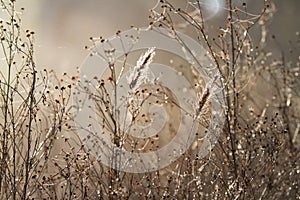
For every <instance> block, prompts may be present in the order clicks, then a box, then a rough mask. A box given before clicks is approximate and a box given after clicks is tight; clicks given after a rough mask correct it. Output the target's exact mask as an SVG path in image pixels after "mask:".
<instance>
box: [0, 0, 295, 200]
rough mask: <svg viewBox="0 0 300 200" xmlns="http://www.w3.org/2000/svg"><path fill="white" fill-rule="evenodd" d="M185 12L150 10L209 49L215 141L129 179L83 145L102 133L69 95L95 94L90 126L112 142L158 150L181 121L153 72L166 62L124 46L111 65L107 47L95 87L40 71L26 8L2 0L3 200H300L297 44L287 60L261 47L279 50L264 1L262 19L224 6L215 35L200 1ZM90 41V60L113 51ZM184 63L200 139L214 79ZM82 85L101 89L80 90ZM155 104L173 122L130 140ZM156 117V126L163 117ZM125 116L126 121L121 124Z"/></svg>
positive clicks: (270, 6)
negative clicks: (122, 95) (216, 102)
mask: <svg viewBox="0 0 300 200" xmlns="http://www.w3.org/2000/svg"><path fill="white" fill-rule="evenodd" d="M186 5H187V6H186V7H185V8H178V7H176V6H175V4H173V3H170V2H168V1H166V0H161V1H160V2H158V3H157V5H156V7H155V8H153V10H151V13H150V21H151V22H150V24H149V29H154V28H165V29H167V30H169V33H170V37H173V38H175V39H176V40H177V41H178V43H179V44H181V45H182V46H183V47H184V48H185V50H186V51H189V52H192V51H193V49H189V46H187V45H186V44H185V43H184V41H182V40H181V38H180V37H179V36H178V32H179V31H187V32H189V33H191V35H192V36H193V37H194V38H195V39H197V41H198V42H199V43H200V44H202V45H203V46H204V47H205V49H207V52H206V55H207V56H208V57H209V58H210V59H211V60H212V61H213V63H214V66H215V67H216V68H217V70H218V72H219V74H220V77H219V76H216V77H214V78H215V79H221V82H222V89H223V92H224V95H225V97H226V104H227V107H226V108H224V112H225V117H226V119H225V122H224V124H222V125H224V127H223V130H222V134H221V135H220V137H219V140H218V142H217V144H216V145H215V147H214V148H213V150H212V151H211V153H210V154H209V155H207V156H206V157H204V158H202V157H199V155H198V153H197V152H198V151H199V148H200V146H201V144H202V143H201V141H202V139H203V135H198V136H197V138H196V142H195V143H193V144H192V145H191V147H190V148H189V149H188V151H186V152H185V153H184V154H183V155H182V156H181V157H180V158H179V159H178V160H176V161H175V162H173V163H172V164H171V165H170V166H168V167H166V168H164V169H160V170H157V171H154V172H148V173H126V172H123V171H120V170H117V169H113V168H111V167H109V166H106V165H103V164H102V163H101V162H100V161H99V160H98V159H97V156H98V155H95V154H93V153H92V150H91V149H89V147H90V146H86V144H87V142H88V141H89V140H90V138H93V137H94V136H97V134H101V133H99V132H97V131H99V130H93V129H92V128H93V127H83V126H80V123H77V124H75V123H74V116H76V114H77V113H78V111H79V109H80V107H81V106H82V105H84V103H85V100H84V99H75V100H74V102H73V104H71V103H72V102H71V101H72V100H71V98H72V95H74V96H76V95H77V94H80V93H81V94H85V95H86V97H87V98H91V99H93V101H94V102H95V107H96V110H97V118H95V120H96V121H98V123H99V124H101V127H102V128H103V130H105V131H106V132H108V133H110V139H111V141H112V143H113V144H114V145H115V146H117V147H122V148H125V149H126V150H128V151H132V152H138V153H139V152H149V151H155V150H157V149H159V148H160V147H161V146H164V145H165V144H166V143H167V142H168V140H170V139H172V138H174V135H175V134H176V131H177V130H178V123H180V117H179V115H180V109H182V108H180V104H179V103H178V99H177V98H176V96H174V94H172V91H170V90H169V89H168V88H166V87H164V86H163V85H160V84H159V77H154V76H153V74H152V72H151V70H150V68H149V65H150V63H151V62H152V61H153V60H155V59H156V57H157V56H158V57H159V56H162V57H163V59H166V60H168V63H171V62H169V60H170V57H168V55H165V54H164V52H159V51H157V50H156V49H155V48H152V47H149V49H148V51H147V50H145V51H143V52H142V54H141V52H131V51H130V49H129V51H128V52H127V53H126V54H125V55H124V56H123V57H122V58H121V59H117V58H116V57H115V54H114V53H115V52H114V48H113V46H111V50H110V51H106V52H105V53H106V55H105V56H106V58H105V59H107V60H108V61H109V65H108V66H107V67H108V69H109V70H107V72H106V73H105V74H104V75H103V76H102V77H97V76H95V77H94V79H93V81H92V80H83V79H80V78H78V76H69V75H68V74H67V73H65V74H64V75H63V76H62V77H57V76H56V75H55V73H54V72H52V71H51V72H48V71H47V70H44V71H39V70H38V67H37V66H36V65H35V61H34V32H32V31H30V30H25V31H24V30H23V28H22V21H21V18H20V15H21V13H22V12H23V10H24V9H21V10H20V11H19V10H16V1H4V0H1V7H2V10H3V11H4V12H5V13H6V19H1V21H0V37H1V49H2V52H3V53H1V56H3V57H4V58H5V59H4V61H3V62H1V66H0V67H1V68H0V76H1V79H0V81H1V82H0V98H1V99H0V106H1V111H0V112H1V115H0V145H1V147H0V199H24V200H25V199H297V198H299V197H300V193H299V180H300V176H299V174H300V165H299V158H300V156H299V148H300V144H299V136H298V134H299V129H300V125H299V121H300V115H299V113H300V103H299V102H300V96H299V95H300V94H299V88H300V84H299V73H300V63H299V62H300V61H299V49H297V48H298V46H299V39H298V41H296V42H295V44H294V47H295V50H294V52H296V54H297V55H296V59H291V60H287V59H286V53H287V51H285V50H284V49H279V52H280V53H281V56H280V57H275V56H274V55H275V54H273V52H272V51H269V50H267V49H268V48H267V47H268V43H267V41H268V42H274V43H276V37H275V36H270V35H269V32H268V27H267V24H268V21H269V20H270V19H271V18H272V16H273V14H274V12H275V10H276V7H275V4H274V3H273V2H272V1H271V0H270V1H264V5H263V9H262V10H261V11H260V12H259V13H257V14H253V13H249V12H248V11H247V4H246V3H243V4H242V5H240V6H233V3H232V2H231V0H227V7H226V11H227V12H228V17H227V19H225V20H224V24H223V25H222V27H218V28H216V27H214V28H211V27H210V26H207V22H206V19H205V13H204V12H203V6H204V4H201V3H200V1H193V0H187V4H186ZM175 21H176V22H175ZM211 29H212V30H211ZM253 32H260V36H261V37H260V40H259V41H254V40H253V39H252V37H251V33H253ZM119 34H120V32H117V33H116V35H117V36H118V35H119ZM133 39H135V38H133ZM91 41H92V42H93V44H92V46H91V47H90V48H88V47H87V48H88V49H90V50H91V51H90V53H91V56H95V55H97V51H95V47H97V45H96V44H97V43H99V42H100V43H106V42H107V44H109V41H108V40H105V39H103V38H91ZM109 45H110V44H109ZM154 55H155V56H154ZM120 60H121V61H120ZM186 60H187V61H185V62H184V61H178V62H179V63H181V64H180V66H181V67H182V66H187V67H186V68H185V70H186V71H184V73H183V75H184V76H187V77H188V79H189V80H190V81H191V82H192V83H193V84H194V85H195V87H194V88H193V89H194V90H195V91H196V92H197V94H198V98H199V101H198V102H196V105H195V109H194V111H195V112H194V113H189V114H190V115H191V116H193V119H194V120H195V121H197V123H199V124H201V127H202V129H199V132H200V131H201V130H202V131H203V129H204V130H205V128H207V127H208V124H209V123H210V121H211V119H210V117H209V116H210V115H211V110H210V108H209V107H210V105H211V102H210V101H211V94H210V92H211V91H210V90H208V88H210V86H209V84H213V82H214V81H215V80H214V79H211V80H210V81H208V82H207V83H208V85H206V84H205V83H204V82H203V80H201V78H200V77H199V76H197V74H195V73H194V71H193V67H192V66H191V63H193V62H195V59H194V58H192V57H188V56H186ZM180 66H177V67H178V68H180ZM129 68H131V69H133V71H132V73H131V74H128V75H127V76H126V81H127V82H128V84H129V86H130V95H129V96H130V98H128V99H126V102H127V103H128V104H126V105H125V106H126V112H128V113H130V115H131V118H129V119H123V120H120V110H118V109H119V108H118V107H117V106H116V103H115V102H116V99H114V98H115V97H116V94H115V92H114V91H116V88H117V87H118V85H119V81H120V80H121V76H123V75H126V73H127V72H128V71H129ZM142 78H143V79H142ZM87 81H88V82H89V81H90V82H89V83H90V86H91V88H94V89H95V91H96V92H92V90H91V88H87V87H85V84H84V83H85V82H87ZM75 85H76V87H75ZM262 86H263V87H262ZM151 104H159V105H160V106H162V107H163V108H164V109H165V110H166V111H165V112H166V113H167V114H168V115H172V116H173V117H172V118H169V120H170V121H169V122H168V123H167V125H165V127H162V129H161V130H162V131H161V132H162V133H164V135H163V134H161V133H158V134H155V135H154V136H153V137H151V138H150V139H140V138H139V139H137V138H135V137H133V136H132V135H129V134H128V133H129V132H133V131H134V130H132V129H131V126H132V125H133V124H139V125H140V126H147V125H149V123H150V122H151V120H152V119H153V116H151V112H152V114H153V113H154V111H151V109H150V108H149V107H150V105H151ZM159 114H161V115H159V116H158V117H157V119H160V118H161V117H162V116H163V113H159ZM199 118H201V119H199ZM154 119H155V116H154ZM124 120H129V122H128V124H127V125H126V123H127V122H126V123H125V122H124ZM158 122H159V121H158ZM154 123H156V121H155V122H154ZM124 124H125V125H124ZM78 129H87V130H89V131H90V134H88V135H87V136H86V138H84V139H83V138H80V137H79V135H78ZM147 130H148V129H147ZM149 130H150V129H149ZM166 133H167V134H166ZM136 134H139V132H137V133H136ZM147 134H150V133H145V135H147ZM98 151H99V154H101V153H103V152H101V149H100V150H99V149H98ZM114 164H116V162H114V161H113V162H112V165H114Z"/></svg>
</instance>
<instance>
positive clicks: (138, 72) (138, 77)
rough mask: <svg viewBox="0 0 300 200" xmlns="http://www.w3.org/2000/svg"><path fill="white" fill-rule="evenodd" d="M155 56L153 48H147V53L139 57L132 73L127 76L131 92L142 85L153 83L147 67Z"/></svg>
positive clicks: (152, 77)
mask: <svg viewBox="0 0 300 200" xmlns="http://www.w3.org/2000/svg"><path fill="white" fill-rule="evenodd" d="M154 56H155V47H152V48H149V49H148V51H147V52H146V53H145V54H144V55H142V56H140V58H139V60H138V61H137V63H136V66H135V67H134V68H133V70H132V72H131V73H130V74H129V75H128V76H127V83H128V84H129V88H130V89H131V90H132V91H135V90H136V89H137V88H139V87H140V86H141V85H142V84H143V83H150V84H151V83H152V84H153V83H154V76H153V74H152V72H151V69H150V67H149V65H150V64H151V63H152V61H153V57H154Z"/></svg>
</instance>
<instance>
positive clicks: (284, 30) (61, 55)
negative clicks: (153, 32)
mask: <svg viewBox="0 0 300 200" xmlns="http://www.w3.org/2000/svg"><path fill="white" fill-rule="evenodd" d="M172 1H173V2H174V3H175V4H176V5H178V6H183V7H184V6H186V4H185V3H184V2H185V1H182V0H171V2H172ZM200 1H202V3H204V4H206V5H207V7H206V12H207V14H206V18H207V22H208V23H211V24H218V23H219V22H221V21H224V17H226V10H225V9H224V6H225V5H226V3H225V2H226V0H200ZM244 2H247V5H248V7H249V10H250V12H252V11H253V12H254V13H256V14H257V13H259V11H260V10H261V8H262V4H263V2H264V1H263V0H244V1H242V0H234V4H235V5H237V6H241V5H242V3H244ZM275 3H276V6H277V12H276V14H275V16H274V18H273V20H272V21H271V23H270V24H269V25H270V27H269V28H270V32H271V34H272V35H273V34H274V35H276V38H277V40H278V44H276V45H279V46H280V48H282V49H284V50H287V49H288V48H289V47H290V46H289V44H288V42H289V41H295V40H296V32H297V31H298V32H299V31H300V20H299V19H300V12H299V9H300V1H299V0H285V1H282V0H275ZM156 4H157V0H147V1H146V0H144V1H141V0H126V1H123V0H19V6H20V7H24V8H25V11H24V14H23V23H24V27H23V28H24V29H31V30H34V31H35V32H36V36H35V40H36V41H35V45H36V61H37V64H38V66H39V68H40V69H43V68H48V69H55V70H56V71H57V73H63V72H69V73H75V72H76V67H77V66H80V64H81V63H82V62H83V60H84V58H85V57H86V56H87V55H88V52H87V51H86V50H84V46H86V45H90V42H89V38H90V37H91V36H93V37H98V36H104V37H105V38H108V37H110V36H112V35H114V34H115V32H116V31H117V30H127V29H129V28H130V26H131V25H135V26H136V27H145V26H147V25H148V23H149V21H148V16H149V10H150V9H151V8H153V7H155V5H156ZM0 17H1V12H0Z"/></svg>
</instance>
